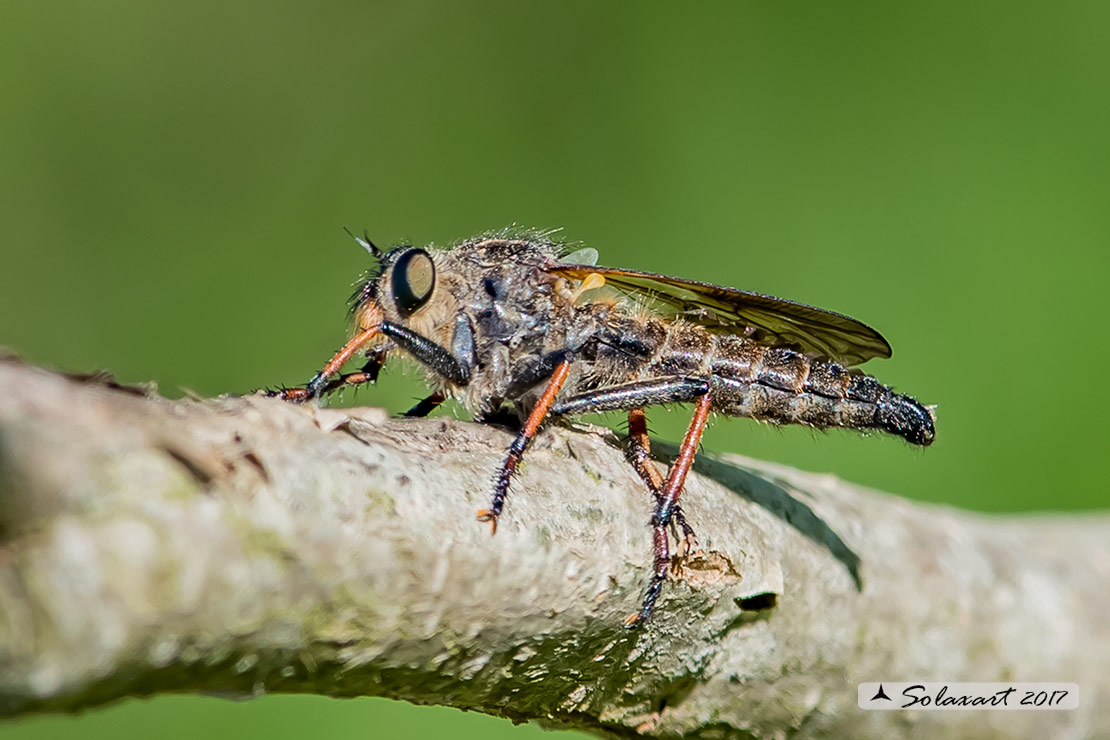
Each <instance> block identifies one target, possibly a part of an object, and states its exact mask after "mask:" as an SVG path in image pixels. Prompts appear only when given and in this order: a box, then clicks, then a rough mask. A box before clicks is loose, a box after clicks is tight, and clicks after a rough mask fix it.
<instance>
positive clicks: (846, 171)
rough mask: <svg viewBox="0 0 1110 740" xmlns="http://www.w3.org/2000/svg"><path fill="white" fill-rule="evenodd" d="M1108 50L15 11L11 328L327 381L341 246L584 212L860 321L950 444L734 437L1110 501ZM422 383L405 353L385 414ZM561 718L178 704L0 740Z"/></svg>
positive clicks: (497, 729) (308, 8)
mask: <svg viewBox="0 0 1110 740" xmlns="http://www.w3.org/2000/svg"><path fill="white" fill-rule="evenodd" d="M1108 31H1110V4H1107V3H1105V2H1099V1H1091V2H1061V3H1051V4H1034V3H1026V4H1020V3H1013V2H980V3H965V2H933V3H916V4H912V5H911V4H906V3H889V2H860V3H836V4H832V3H828V4H826V3H821V4H817V3H812V4H803V3H784V4H772V3H766V4H753V3H736V2H727V3H716V4H698V5H690V6H686V7H685V8H683V9H679V8H678V6H677V5H676V4H673V3H661V2H652V3H637V4H631V3H628V4H623V5H616V4H604V5H603V4H600V3H593V2H570V3H545V4H540V3H517V2H471V3H465V4H464V3H446V2H442V3H425V2H409V3H405V4H403V5H401V4H395V5H394V4H390V5H385V4H379V3H354V2H348V3H338V2H337V3H316V4H310V3H303V2H297V3H293V2H270V3H240V4H228V3H223V2H208V1H202V2H192V3H187V4H186V3H176V4H173V3H124V2H107V3H92V2H68V3H67V2H62V3H35V2H23V3H20V2H9V3H4V4H3V5H2V6H0V86H2V87H0V89H2V93H3V95H2V99H0V228H2V229H3V242H2V247H0V249H2V253H0V256H2V262H0V275H2V278H0V288H2V290H0V343H2V344H4V345H6V346H8V347H10V348H12V349H14V350H16V351H17V352H19V353H21V354H22V355H23V356H25V357H27V358H28V359H30V360H32V361H35V362H38V363H44V364H46V365H50V366H54V367H58V368H63V369H66V370H91V369H94V368H107V369H110V370H112V371H113V372H115V373H116V375H117V376H118V377H119V378H120V379H121V380H123V381H128V382H130V381H143V380H148V379H153V380H156V381H157V382H158V384H159V386H160V387H161V389H162V390H163V392H165V393H167V394H169V395H178V394H180V393H181V389H183V388H189V389H192V390H195V391H197V392H199V393H202V394H217V393H226V392H242V391H247V390H250V389H253V388H257V387H259V386H263V385H272V384H279V383H287V384H293V383H297V382H303V381H304V380H306V379H307V378H308V377H309V376H310V375H311V374H312V372H313V371H314V370H315V369H317V368H318V367H320V365H321V364H322V363H323V361H324V360H326V359H327V358H328V357H329V356H330V353H331V352H332V351H333V350H334V349H335V348H336V347H337V346H338V345H339V344H340V343H341V342H342V340H343V339H344V331H345V323H344V310H345V308H344V301H345V299H346V297H347V296H348V294H349V292H350V285H351V283H352V281H353V280H354V279H355V278H356V277H357V275H358V274H359V273H360V271H361V270H362V269H364V268H365V267H366V256H365V254H364V253H363V252H362V251H361V250H360V249H359V248H358V247H357V246H356V245H355V244H354V243H353V242H352V241H351V240H350V239H349V238H348V237H347V236H346V235H344V234H343V232H342V231H341V227H343V226H348V227H350V228H351V229H353V230H355V231H361V230H362V229H363V228H366V229H367V230H368V231H369V233H370V234H371V236H372V238H373V239H375V240H376V241H377V242H378V243H379V244H383V245H387V244H392V243H397V242H402V241H406V242H413V243H418V244H422V243H427V242H435V243H438V244H445V243H449V242H450V241H452V240H455V239H459V238H462V237H466V236H468V235H471V234H472V233H475V232H479V231H483V230H487V229H492V228H497V227H501V226H505V225H508V224H512V223H516V224H520V225H524V226H536V227H563V228H564V229H565V231H564V233H565V235H566V236H567V237H568V238H570V239H575V240H581V241H584V242H586V243H588V244H590V245H593V246H596V247H598V248H599V249H600V251H601V254H602V262H603V263H604V264H611V265H621V266H627V267H633V268H637V269H643V270H653V271H657V272H661V273H669V274H676V275H682V276H687V277H691V278H699V279H704V280H710V281H714V282H720V283H724V284H727V285H735V286H738V287H743V288H747V289H752V290H759V291H762V292H768V293H773V294H777V295H782V296H784V297H789V298H794V299H798V300H802V301H805V302H809V303H813V304H815V305H818V306H822V307H827V308H831V309H835V310H838V311H842V312H845V313H848V314H849V315H852V316H855V317H858V318H860V319H862V320H864V321H866V322H868V323H870V324H872V325H874V326H876V327H877V328H878V329H880V330H881V331H882V332H883V333H884V334H885V335H886V336H887V338H888V339H889V340H890V341H891V343H892V344H893V346H894V348H895V355H894V358H893V359H892V360H888V361H875V362H872V363H871V364H870V365H868V366H867V368H868V370H870V371H871V372H873V373H875V374H877V375H878V376H879V377H880V378H881V379H883V380H884V381H885V382H887V383H890V384H893V385H895V386H896V387H897V388H898V389H900V390H902V391H904V392H907V393H911V394H913V395H916V396H917V397H919V398H920V399H921V400H923V401H925V402H929V403H937V404H939V408H938V415H939V426H938V429H939V440H938V442H937V443H936V445H935V447H933V448H932V449H929V450H927V451H924V452H921V451H918V450H915V449H911V448H910V447H909V446H908V445H906V444H904V443H901V442H899V441H898V440H895V439H888V438H870V439H861V438H859V437H857V436H854V435H851V434H846V433H838V432H834V433H828V434H816V435H815V434H813V433H811V432H809V431H806V430H804V429H796V428H789V429H781V430H779V429H772V428H769V427H766V426H760V425H756V424H753V423H751V422H748V421H744V420H732V421H722V422H718V423H717V424H716V425H715V426H714V427H713V428H712V429H711V430H710V433H709V434H708V437H707V439H706V442H705V446H706V448H707V449H709V450H712V451H729V450H734V451H738V452H742V453H744V454H748V455H753V456H758V457H763V458H768V459H773V460H779V461H782V462H786V463H789V464H791V465H795V466H798V467H801V468H805V469H810V470H818V471H833V472H835V473H837V474H838V475H841V476H843V477H845V478H847V479H850V480H854V481H858V482H860V483H864V484H867V485H870V486H875V487H878V488H882V489H885V490H888V491H892V492H896V493H898V494H901V495H904V496H907V497H911V498H915V499H921V500H930V501H942V502H947V503H950V504H955V505H957V506H962V507H968V508H972V509H980V510H989V511H1024V510H1035V509H1072V510H1074V509H1085V508H1094V507H1102V506H1105V505H1106V503H1107V496H1106V494H1105V488H1104V485H1103V484H1102V483H1101V481H1102V480H1103V479H1104V478H1105V470H1104V459H1105V456H1106V452H1107V434H1106V430H1105V425H1104V424H1105V422H1104V414H1105V411H1106V407H1107V402H1108V401H1110V390H1108V389H1110V384H1108V383H1106V382H1105V381H1104V379H1103V377H1102V376H1103V375H1104V374H1105V370H1106V367H1107V361H1108V359H1110V358H1108V357H1107V350H1106V339H1105V337H1106V334H1107V331H1106V329H1105V328H1104V326H1103V325H1102V322H1103V320H1105V319H1106V318H1107V317H1108V316H1110V310H1108V309H1110V299H1108V298H1107V291H1106V278H1107V264H1108V256H1107V255H1108V250H1107V245H1108V241H1110V209H1108V205H1110V197H1108V196H1110V187H1108V186H1110V156H1108V154H1110V143H1108V142H1110V136H1108V132H1110V44H1108V43H1107V38H1110V35H1108ZM1092 327H1093V328H1092ZM419 392H420V386H419V383H418V382H417V380H416V378H415V377H414V376H413V375H411V374H409V375H405V374H403V373H400V372H396V371H395V372H393V373H387V374H386V376H385V377H384V379H383V381H382V382H381V383H380V385H379V387H378V388H376V389H374V390H372V391H370V392H367V393H364V394H362V395H361V396H360V397H359V399H358V400H359V402H366V403H375V404H384V405H386V406H388V407H389V408H391V409H394V410H396V411H399V410H402V409H404V408H407V406H408V405H409V404H410V403H411V400H412V399H413V398H414V397H416V396H417V395H418V394H419ZM448 412H449V411H448ZM684 424H685V415H684V414H677V413H656V415H655V417H654V420H653V425H654V427H655V428H656V429H657V430H658V432H659V433H660V435H661V436H663V437H665V438H670V439H675V438H677V437H678V436H679V434H680V433H681V429H682V428H683V427H684ZM198 547H203V543H198ZM645 547H646V545H645ZM645 552H646V551H645ZM540 732H541V730H539V729H538V728H536V727H534V726H523V727H517V728H514V727H513V726H512V725H510V724H509V723H507V722H503V721H500V720H495V719H491V718H488V717H481V716H477V715H473V714H471V715H463V714H460V713H458V712H455V711H454V710H448V709H428V708H415V707H409V706H406V705H400V704H393V703H388V702H384V701H381V700H373V699H365V700H357V701H351V702H338V701H330V700H326V699H320V698H315V697H269V698H266V699H262V700H257V701H254V702H249V703H242V704H235V703H230V702H225V701H221V700H216V699H198V698H190V697H174V698H163V699H159V700H156V701H151V702H137V701H132V702H127V703H124V704H122V705H118V706H116V707H113V708H110V709H107V710H103V711H97V712H91V713H88V714H86V715H84V716H81V717H78V718H68V717H60V718H57V717H55V718H51V717H47V718H39V719H33V720H29V721H24V722H18V723H10V724H6V725H3V726H0V740H16V739H17V738H18V739H24V738H48V737H49V738H77V737H81V738H88V737H98V736H100V737H113V738H145V737H150V736H155V735H156V736H159V737H161V738H178V737H180V738H191V737H197V736H201V735H203V736H205V737H208V738H212V739H213V740H219V738H224V737H226V738H233V737H234V738H238V739H244V738H286V737H288V738H302V737H305V736H316V737H368V738H389V737H400V736H405V737H417V738H419V737H441V736H443V735H444V734H452V735H458V736H459V737H467V736H473V737H478V736H481V737H483V738H491V739H495V738H499V737H504V738H513V737H515V738H526V737H536V736H537V735H538V734H539V733H540Z"/></svg>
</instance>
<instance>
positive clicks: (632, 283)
mask: <svg viewBox="0 0 1110 740" xmlns="http://www.w3.org/2000/svg"><path fill="white" fill-rule="evenodd" d="M548 269H549V270H550V271H551V272H553V273H556V274H558V275H562V276H563V277H566V278H570V279H572V280H584V279H586V277H588V276H589V275H590V274H592V273H597V274H599V275H601V276H602V277H604V278H605V282H606V283H607V284H609V285H611V286H613V287H615V288H617V289H619V290H622V291H624V292H626V293H629V294H632V295H637V296H646V297H647V298H649V299H651V300H652V301H653V302H655V303H656V304H659V305H660V306H661V308H662V310H663V311H665V312H667V313H671V314H674V315H676V316H680V317H682V318H683V319H685V320H687V321H690V322H691V323H694V324H698V325H700V326H704V327H705V328H707V329H709V330H711V331H717V332H728V333H732V334H742V335H751V336H752V337H753V338H754V339H756V340H757V341H759V342H761V343H764V344H771V345H796V346H797V347H798V348H800V349H801V350H802V351H804V352H809V353H813V354H817V355H822V356H826V357H829V358H832V359H834V360H836V361H838V362H841V363H843V364H845V365H849V366H851V365H858V364H860V363H862V362H865V361H866V360H870V359H871V358H873V357H890V345H889V344H888V343H887V341H886V340H885V339H883V337H882V335H880V334H879V332H877V331H875V330H874V329H872V328H871V327H870V326H868V325H867V324H864V323H862V322H860V321H856V320H855V319H853V318H850V317H848V316H845V315H843V314H839V313H836V312H835V311H826V310H824V309H821V308H815V307H814V306H807V305H806V304H804V303H795V302H794V301H788V300H786V299H784V298H775V297H774V296H769V295H763V294H761V293H750V292H748V291H745V290H737V289H736V288H726V287H724V286H721V285H713V284H712V283H700V282H697V281H696V280H683V279H682V278H675V277H668V276H666V275H656V274H653V273H650V272H640V271H638V270H624V269H620V268H616V267H593V266H589V265H571V264H553V265H551V266H550V267H549V268H548Z"/></svg>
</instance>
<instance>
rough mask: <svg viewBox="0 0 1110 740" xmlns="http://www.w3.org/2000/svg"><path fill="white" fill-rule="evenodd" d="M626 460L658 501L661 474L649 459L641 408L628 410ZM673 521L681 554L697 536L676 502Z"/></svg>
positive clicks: (694, 542) (691, 546)
mask: <svg viewBox="0 0 1110 740" xmlns="http://www.w3.org/2000/svg"><path fill="white" fill-rule="evenodd" d="M628 461H629V462H630V463H632V467H633V468H635V470H636V472H637V473H639V474H640V478H641V479H642V480H643V481H644V483H645V484H647V487H648V488H649V489H650V490H651V492H652V494H653V495H654V497H655V500H656V501H658V500H659V496H660V489H662V488H663V476H662V474H660V472H659V470H658V469H656V467H655V465H654V464H653V463H652V460H651V438H650V437H649V436H648V428H647V416H646V415H645V414H644V410H643V409H629V410H628ZM674 523H675V524H676V525H677V526H678V528H679V529H681V530H682V550H680V555H681V553H682V551H689V550H692V549H693V548H694V547H695V546H696V545H697V536H696V535H695V534H694V528H693V527H691V526H690V525H689V524H687V523H686V517H685V516H684V515H683V513H682V507H681V506H679V505H678V504H675V507H674Z"/></svg>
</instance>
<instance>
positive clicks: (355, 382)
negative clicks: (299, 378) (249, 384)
mask: <svg viewBox="0 0 1110 740" xmlns="http://www.w3.org/2000/svg"><path fill="white" fill-rule="evenodd" d="M388 351H389V350H388V348H387V347H384V346H383V347H380V348H379V349H377V351H375V352H373V354H371V355H370V358H369V359H368V360H367V361H366V364H365V365H363V366H362V369H361V370H359V371H358V372H357V373H347V374H346V375H339V376H337V377H335V378H331V379H330V380H328V381H327V382H326V383H325V384H324V385H322V386H320V387H319V389H318V390H317V391H316V395H318V396H324V395H327V394H329V393H334V392H335V391H338V390H340V389H342V388H357V387H358V386H360V385H365V384H366V383H375V382H377V380H378V374H379V373H380V372H381V369H382V366H383V365H384V364H385V355H386V352H388ZM266 395H267V396H268V397H270V398H280V399H281V400H283V401H291V402H292V403H304V402H305V401H308V400H309V399H311V398H314V397H315V396H313V395H311V393H310V391H309V387H308V386H300V387H297V388H281V389H279V390H276V391H266Z"/></svg>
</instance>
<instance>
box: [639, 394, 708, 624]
mask: <svg viewBox="0 0 1110 740" xmlns="http://www.w3.org/2000/svg"><path fill="white" fill-rule="evenodd" d="M709 408H710V396H709V395H708V394H706V395H704V396H702V397H701V398H699V399H698V401H697V407H696V408H695V409H694V418H693V419H691V420H690V426H689V427H687V429H686V436H685V437H684V438H683V439H682V446H681V447H679V449H678V457H676V458H675V460H674V462H673V463H671V469H670V470H669V471H668V473H667V479H666V480H665V481H664V482H663V487H662V489H660V491H659V495H658V497H657V498H656V502H655V514H654V516H652V518H651V526H652V540H653V544H654V550H655V558H654V562H653V565H654V573H653V574H652V577H651V583H650V584H649V585H648V589H647V593H646V594H645V596H644V601H643V604H642V605H641V606H640V611H639V612H637V613H635V614H633V615H632V616H630V617H629V618H628V619H626V620H625V622H624V625H625V627H628V628H629V629H632V628H635V627H637V626H639V625H640V624H642V623H643V622H644V621H646V620H647V619H648V617H650V616H651V610H652V608H653V607H654V606H655V600H656V599H658V598H659V592H660V591H661V590H662V588H663V582H664V581H666V580H667V573H668V571H669V570H670V566H671V550H670V543H669V542H668V540H667V525H668V524H670V523H671V518H672V517H675V518H676V519H677V517H676V516H675V514H676V511H677V510H678V497H679V495H680V494H681V493H682V487H683V486H684V485H685V483H686V475H687V474H688V473H689V472H690V468H691V466H693V464H694V456H695V455H696V454H697V451H698V445H700V444H701V437H702V434H703V433H704V432H705V425H706V423H707V422H708V421H709Z"/></svg>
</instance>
